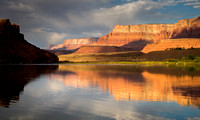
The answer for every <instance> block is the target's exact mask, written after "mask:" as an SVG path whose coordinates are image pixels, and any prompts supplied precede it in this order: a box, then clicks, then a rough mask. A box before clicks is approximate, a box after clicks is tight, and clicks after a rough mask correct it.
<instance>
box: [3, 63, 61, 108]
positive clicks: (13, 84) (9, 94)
mask: <svg viewBox="0 0 200 120" xmlns="http://www.w3.org/2000/svg"><path fill="white" fill-rule="evenodd" d="M57 68H58V66H57V65H54V66H53V65H52V66H51V65H49V66H46V65H1V66H0V75H1V79H0V106H3V107H9V104H10V103H11V102H16V101H18V100H19V95H20V93H21V92H22V91H23V89H24V86H25V85H26V84H28V83H29V82H31V81H32V80H34V79H35V78H37V77H39V76H40V75H41V74H47V73H51V72H53V71H55V70H56V69H57Z"/></svg>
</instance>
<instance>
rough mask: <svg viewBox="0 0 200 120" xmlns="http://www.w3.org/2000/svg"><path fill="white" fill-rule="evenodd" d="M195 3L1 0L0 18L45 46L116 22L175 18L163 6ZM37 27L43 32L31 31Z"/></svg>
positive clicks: (192, 3) (179, 0)
mask: <svg viewBox="0 0 200 120" xmlns="http://www.w3.org/2000/svg"><path fill="white" fill-rule="evenodd" d="M198 3H199V0H48V2H46V1H43V0H26V1H25V0H9V1H7V0H1V1H0V6H1V7H0V17H1V18H9V19H11V21H12V22H14V23H16V24H19V25H20V26H21V27H20V28H21V31H22V33H24V34H25V37H26V39H27V40H28V41H29V42H31V43H34V44H35V45H37V46H39V47H43V48H45V46H47V44H49V43H54V42H58V43H61V42H62V41H64V39H68V38H80V37H92V35H95V36H97V37H100V36H101V35H104V34H107V33H108V32H109V31H111V30H112V28H113V27H114V26H115V25H116V24H122V25H125V24H143V23H152V22H162V21H163V20H166V19H167V20H168V19H170V18H171V16H174V17H177V14H178V13H177V14H175V13H176V11H175V12H168V10H169V8H167V7H170V6H176V5H177V4H185V5H190V6H192V7H193V8H199V5H198ZM163 11H165V13H163ZM182 13H189V11H188V10H185V11H184V10H183V11H182ZM190 14H191V13H190ZM198 15H199V14H198ZM180 16H181V15H180V14H178V17H180ZM196 16H197V15H196ZM40 28H43V29H42V30H43V31H40V32H36V31H33V29H40ZM83 33H84V34H83ZM86 33H87V34H86ZM90 35H91V36H90ZM53 39H56V40H53Z"/></svg>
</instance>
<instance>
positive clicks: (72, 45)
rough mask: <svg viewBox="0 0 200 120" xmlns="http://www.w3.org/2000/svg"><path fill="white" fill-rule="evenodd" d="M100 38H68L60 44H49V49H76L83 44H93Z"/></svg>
mask: <svg viewBox="0 0 200 120" xmlns="http://www.w3.org/2000/svg"><path fill="white" fill-rule="evenodd" d="M97 39H98V38H96V37H90V38H80V39H67V40H65V41H64V43H63V44H58V45H48V46H47V49H50V50H74V49H77V48H79V47H81V46H84V45H88V44H91V43H93V42H96V41H97Z"/></svg>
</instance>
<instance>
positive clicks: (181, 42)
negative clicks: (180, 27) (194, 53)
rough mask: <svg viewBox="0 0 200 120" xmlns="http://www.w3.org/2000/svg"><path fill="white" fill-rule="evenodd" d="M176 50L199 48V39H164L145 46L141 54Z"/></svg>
mask: <svg viewBox="0 0 200 120" xmlns="http://www.w3.org/2000/svg"><path fill="white" fill-rule="evenodd" d="M176 48H182V49H189V48H200V38H182V39H164V40H160V41H159V42H157V43H152V44H148V45H146V47H144V49H143V50H142V52H144V53H148V52H151V51H163V50H169V49H176Z"/></svg>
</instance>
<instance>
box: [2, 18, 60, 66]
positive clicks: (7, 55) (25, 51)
mask: <svg viewBox="0 0 200 120" xmlns="http://www.w3.org/2000/svg"><path fill="white" fill-rule="evenodd" d="M52 62H58V57H57V56H56V55H54V54H52V53H50V52H48V51H45V50H41V49H40V48H38V47H36V46H34V45H32V44H30V43H28V42H27V41H26V40H24V35H23V34H21V33H20V30H19V25H15V24H11V22H10V20H9V19H0V63H52Z"/></svg>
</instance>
